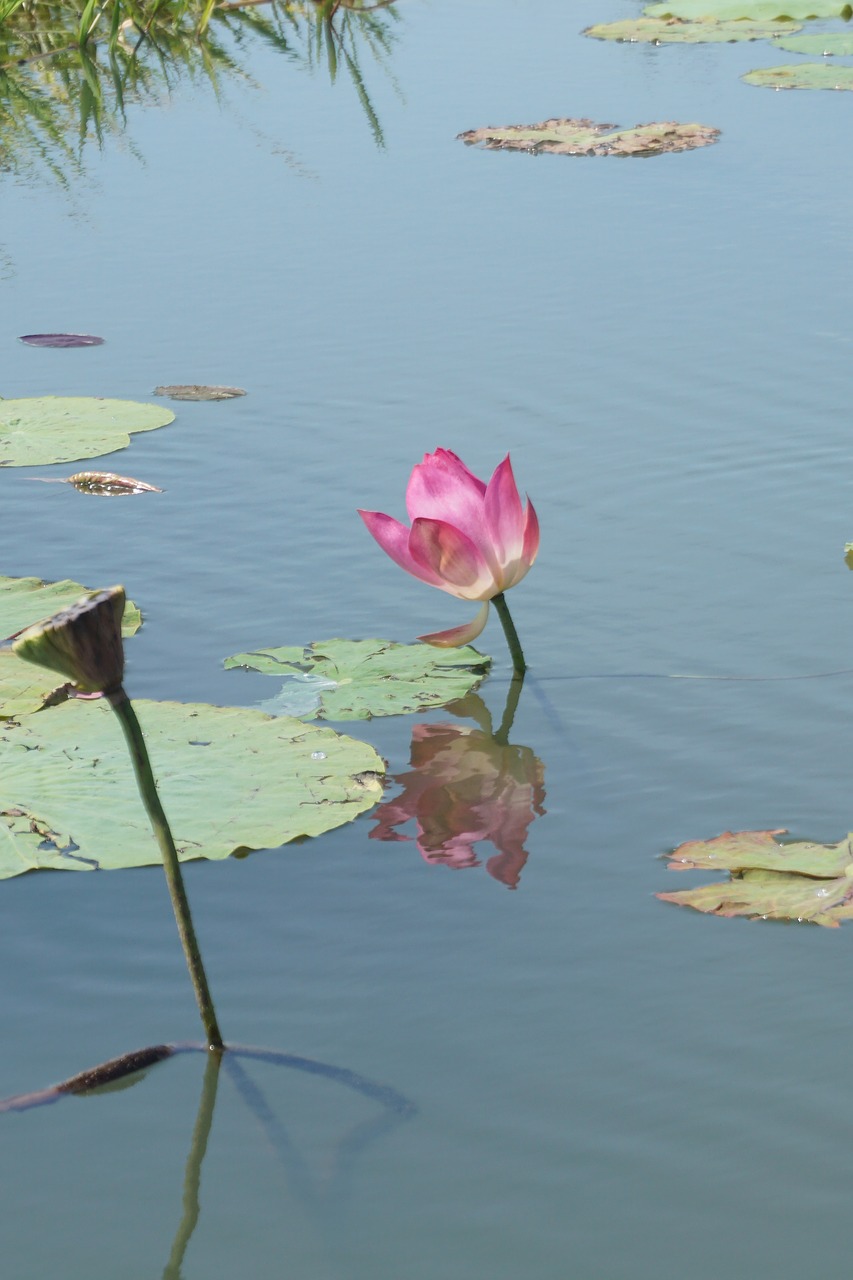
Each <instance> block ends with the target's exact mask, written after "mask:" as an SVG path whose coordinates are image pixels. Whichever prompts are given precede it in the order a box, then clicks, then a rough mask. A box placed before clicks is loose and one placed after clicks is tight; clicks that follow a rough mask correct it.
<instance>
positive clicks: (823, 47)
mask: <svg viewBox="0 0 853 1280" xmlns="http://www.w3.org/2000/svg"><path fill="white" fill-rule="evenodd" d="M773 47H774V48H775V49H784V50H785V51H786V52H787V53H808V54H811V55H812V56H814V55H815V54H817V56H818V57H820V58H829V57H832V56H836V57H839V58H845V57H850V56H851V55H853V32H850V31H833V32H824V34H823V35H817V36H813V35H807V36H797V35H789V36H785V37H784V38H778V39H776V40H774V41H773Z"/></svg>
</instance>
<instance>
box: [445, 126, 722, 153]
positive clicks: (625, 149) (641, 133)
mask: <svg viewBox="0 0 853 1280" xmlns="http://www.w3.org/2000/svg"><path fill="white" fill-rule="evenodd" d="M614 130H615V132H614ZM719 136H720V130H719V129H713V128H711V127H710V126H709V125H704V124H677V123H676V122H675V121H673V120H668V121H663V122H662V123H657V124H639V125H636V126H635V127H634V128H633V129H619V130H616V126H615V125H612V124H596V123H595V121H593V120H581V119H553V120H543V121H542V122H541V124H519V125H507V126H505V127H502V128H486V129H469V130H468V132H467V133H460V134H459V135H458V137H459V138H460V139H461V141H462V142H465V143H467V144H468V145H469V146H472V145H476V144H478V145H480V146H482V147H484V148H485V149H486V150H488V151H497V150H500V151H526V152H528V153H530V154H533V155H540V154H542V153H543V152H549V153H551V154H554V155H566V156H656V155H663V154H664V153H665V152H670V151H691V150H693V149H694V148H696V147H707V146H710V145H711V143H713V142H716V141H717V139H718V138H719Z"/></svg>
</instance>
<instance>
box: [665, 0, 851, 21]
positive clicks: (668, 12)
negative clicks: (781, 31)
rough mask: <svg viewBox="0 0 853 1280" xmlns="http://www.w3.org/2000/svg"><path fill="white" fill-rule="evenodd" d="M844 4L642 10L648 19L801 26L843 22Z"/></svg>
mask: <svg viewBox="0 0 853 1280" xmlns="http://www.w3.org/2000/svg"><path fill="white" fill-rule="evenodd" d="M849 13H850V6H849V4H847V2H846V0H664V2H663V3H662V4H649V5H646V7H645V9H644V10H643V14H644V16H645V17H648V18H691V19H695V18H716V19H717V20H718V21H724V20H734V21H737V20H738V19H739V18H750V19H752V21H753V22H785V21H790V22H801V21H803V20H804V19H806V18H844V17H847V16H848V15H849Z"/></svg>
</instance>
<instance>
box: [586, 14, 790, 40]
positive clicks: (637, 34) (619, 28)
mask: <svg viewBox="0 0 853 1280" xmlns="http://www.w3.org/2000/svg"><path fill="white" fill-rule="evenodd" d="M800 30H801V27H799V26H798V25H797V24H796V23H793V22H752V21H750V20H749V19H747V18H738V19H735V20H731V19H730V20H728V21H724V22H721V21H718V20H717V19H716V18H702V19H700V20H699V21H695V22H691V21H688V20H687V19H686V18H675V17H671V16H667V17H660V18H625V19H624V20H623V21H621V22H600V23H598V25H597V26H594V27H587V29H586V30H585V31H584V32H583V35H585V36H592V37H593V38H594V39H596V40H616V41H618V42H619V43H627V44H716V43H721V42H723V41H725V42H727V43H730V44H733V43H735V42H736V41H739V40H769V39H770V38H771V37H772V36H777V35H779V34H780V33H782V32H784V33H785V34H787V35H790V34H791V32H793V31H800Z"/></svg>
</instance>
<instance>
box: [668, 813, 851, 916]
mask: <svg viewBox="0 0 853 1280" xmlns="http://www.w3.org/2000/svg"><path fill="white" fill-rule="evenodd" d="M784 834H785V832H784V831H781V830H779V831H735V832H732V831H726V832H724V833H723V835H721V836H716V837H715V838H714V839H713V840H690V841H688V842H687V843H686V844H682V845H679V846H678V848H677V849H674V850H673V851H672V853H670V854H669V855H668V857H669V869H670V870H671V871H696V870H699V871H712V870H713V871H728V872H729V873H730V878H729V879H728V880H724V881H722V882H717V883H715V884H706V885H701V886H700V887H699V888H696V889H685V890H682V891H676V892H675V893H659V894H658V895H657V896H658V897H659V898H660V899H662V900H663V901H664V902H674V903H676V904H677V905H678V906H683V907H693V909H694V910H695V911H703V912H705V913H706V914H709V915H718V916H747V917H749V918H751V919H762V920H797V921H800V922H808V923H810V924H820V925H824V926H826V927H828V928H836V927H837V926H838V924H839V923H840V921H842V920H849V919H853V836H849V835H848V836H847V837H845V839H844V840H841V841H839V843H838V844H813V843H812V842H811V841H791V842H790V843H788V844H780V843H779V841H778V840H776V839H775V837H776V836H780V835H784Z"/></svg>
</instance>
